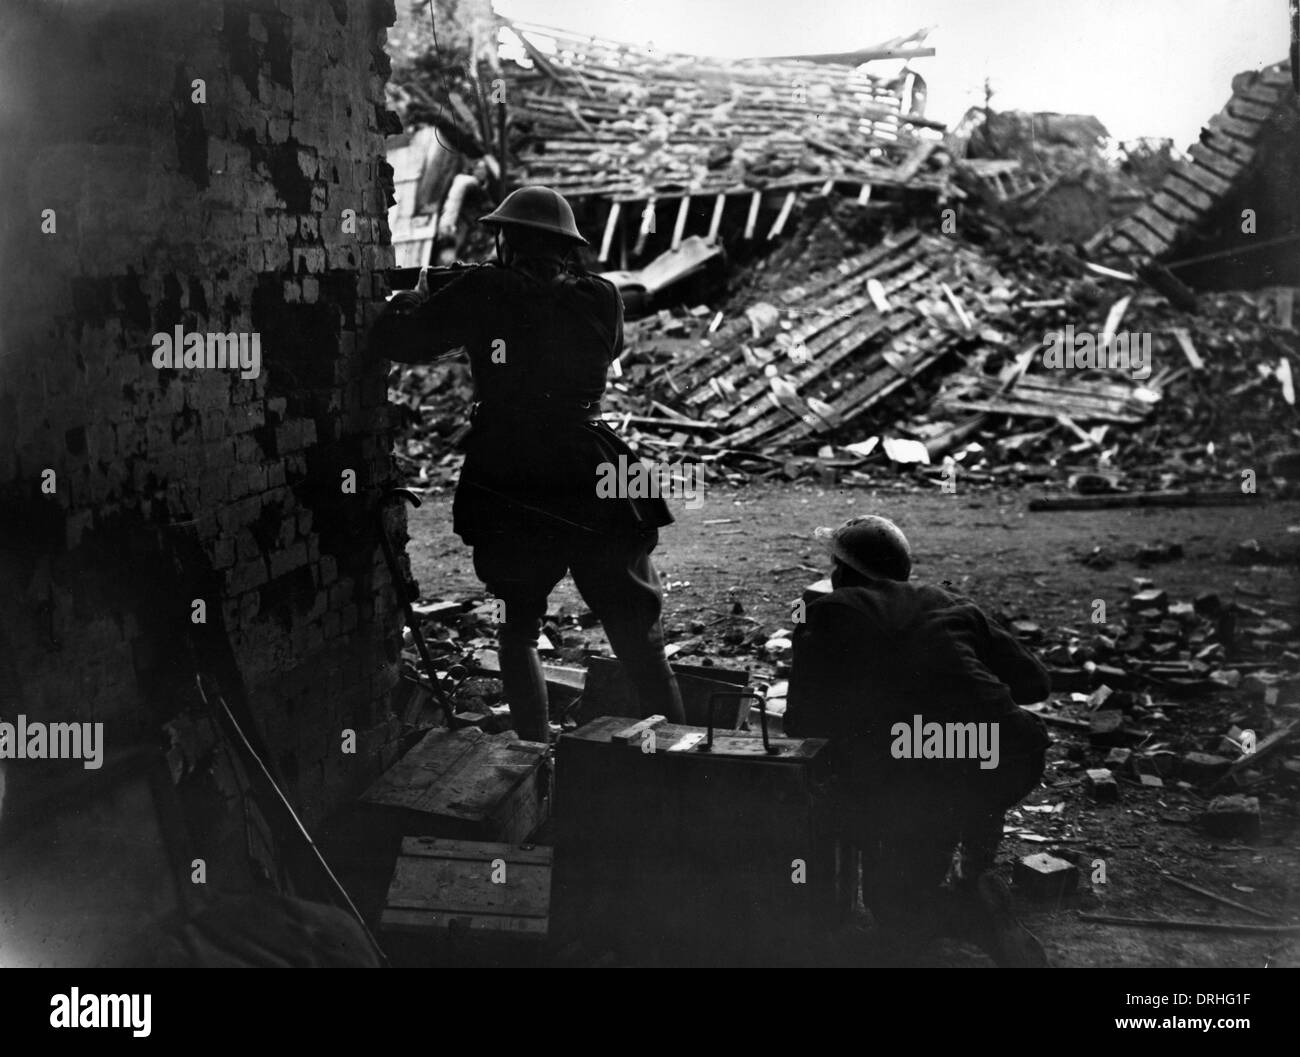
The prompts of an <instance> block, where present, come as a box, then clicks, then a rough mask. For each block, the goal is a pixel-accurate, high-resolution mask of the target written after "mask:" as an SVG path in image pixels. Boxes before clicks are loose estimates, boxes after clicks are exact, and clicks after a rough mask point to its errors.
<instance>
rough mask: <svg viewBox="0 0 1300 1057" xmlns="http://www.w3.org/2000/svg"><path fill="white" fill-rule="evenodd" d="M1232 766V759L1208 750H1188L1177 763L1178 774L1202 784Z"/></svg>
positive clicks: (1219, 775) (1189, 780)
mask: <svg viewBox="0 0 1300 1057" xmlns="http://www.w3.org/2000/svg"><path fill="white" fill-rule="evenodd" d="M1231 766H1232V761H1231V760H1227V759H1224V758H1223V757H1222V756H1213V755H1211V754H1210V753H1208V752H1189V753H1188V754H1187V755H1186V756H1184V757H1183V758H1182V760H1181V761H1180V762H1179V764H1178V776H1179V777H1180V778H1182V779H1184V780H1185V781H1188V782H1191V783H1193V784H1194V785H1202V784H1204V783H1206V782H1212V781H1214V780H1215V779H1216V778H1220V777H1222V776H1223V775H1224V774H1225V773H1226V772H1227V770H1228V768H1229V767H1231Z"/></svg>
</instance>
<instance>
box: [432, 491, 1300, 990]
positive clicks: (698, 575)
mask: <svg viewBox="0 0 1300 1057" xmlns="http://www.w3.org/2000/svg"><path fill="white" fill-rule="evenodd" d="M1029 498H1030V496H1029V495H1028V494H1027V493H997V492H992V491H970V492H967V493H966V494H957V495H941V494H937V493H928V494H921V493H917V492H916V491H914V490H910V489H906V488H903V487H901V486H900V487H899V488H898V489H897V490H891V488H890V487H888V486H886V487H882V488H880V489H864V488H842V489H837V488H827V487H816V486H810V485H806V484H803V483H797V484H782V485H751V486H748V487H745V488H742V489H727V488H722V487H720V486H719V487H717V488H716V489H714V490H711V491H709V492H708V493H707V495H706V497H705V502H704V503H703V504H702V505H701V506H700V507H698V508H697V509H695V510H687V509H684V507H683V506H682V504H681V503H675V504H674V506H673V512H674V514H675V516H676V517H677V519H678V520H677V523H676V524H675V525H673V526H670V527H669V528H667V529H665V530H664V531H663V532H662V534H661V542H660V546H659V549H658V550H657V551H656V553H655V560H656V564H657V566H658V568H659V570H660V575H661V576H662V578H663V580H664V582H665V585H666V587H667V594H666V609H665V625H666V627H667V630H668V638H669V641H670V643H672V642H679V643H680V642H685V643H688V644H689V647H690V648H688V649H686V650H684V651H683V654H682V656H681V657H680V658H679V659H682V660H688V661H690V662H693V663H700V660H701V658H702V657H704V656H716V659H717V663H718V664H721V665H724V666H729V667H736V668H740V667H746V668H750V669H751V670H752V671H753V672H754V675H755V678H756V679H759V680H770V679H771V678H772V677H773V676H774V675H779V674H781V673H779V672H776V671H775V669H774V667H773V665H772V664H770V663H767V664H765V663H763V662H762V661H761V660H756V653H755V647H753V646H750V645H746V644H737V643H735V642H734V641H733V643H731V644H730V645H728V644H726V643H724V642H722V641H721V640H715V639H711V638H709V637H708V629H710V628H713V627H715V626H716V625H717V622H718V621H719V619H720V618H722V619H723V621H728V620H729V621H730V622H731V623H732V624H734V623H735V621H736V618H734V617H728V614H731V613H733V612H734V610H733V603H736V602H739V603H740V605H741V606H742V607H743V611H744V627H746V628H750V629H752V634H751V635H750V639H751V640H758V639H761V638H762V637H764V636H766V634H767V633H769V632H772V631H775V630H777V629H780V628H787V629H788V628H790V627H791V624H790V607H791V603H792V601H793V600H794V599H796V598H797V597H798V596H799V594H800V592H801V591H802V589H803V588H804V587H805V586H806V585H807V584H809V583H810V582H812V581H814V580H817V579H819V578H820V577H821V576H822V575H825V571H826V562H825V558H824V556H823V554H822V552H821V550H820V547H819V546H818V545H817V544H816V542H815V541H813V540H812V539H811V531H812V529H813V528H814V527H815V526H818V525H826V524H836V523H838V522H839V521H840V520H842V519H843V518H845V517H847V516H849V515H851V514H855V513H880V514H886V515H888V516H889V517H891V518H893V519H894V520H895V521H897V522H898V524H899V525H900V526H901V527H902V529H903V530H904V532H906V533H907V535H908V537H909V539H910V540H911V542H912V546H913V549H914V552H915V567H914V574H913V575H914V578H915V579H917V580H920V581H928V582H939V583H943V582H945V581H946V582H948V583H950V584H951V586H952V588H953V589H954V590H958V591H960V592H962V593H965V594H968V595H970V596H971V597H973V598H974V599H976V600H977V601H978V602H980V603H981V604H982V605H984V606H985V607H986V608H987V609H988V610H989V611H990V612H992V613H994V614H996V615H998V616H999V617H1001V618H1003V619H1027V620H1031V621H1033V622H1035V623H1037V624H1039V625H1040V626H1041V627H1042V628H1043V630H1044V631H1045V632H1049V633H1050V632H1051V631H1052V630H1053V629H1056V628H1059V627H1073V628H1075V629H1078V630H1079V631H1080V632H1081V633H1083V634H1085V635H1087V634H1089V633H1090V629H1091V631H1093V632H1095V631H1096V630H1097V628H1096V627H1095V626H1091V625H1090V623H1089V621H1090V615H1091V613H1092V612H1093V610H1092V606H1093V600H1094V599H1097V598H1101V599H1104V600H1105V601H1106V603H1107V608H1108V611H1109V612H1110V613H1113V614H1123V613H1124V612H1125V609H1126V605H1127V599H1128V596H1129V595H1130V594H1131V593H1132V591H1133V590H1134V587H1133V578H1135V577H1139V576H1145V577H1148V578H1150V579H1152V580H1154V581H1155V582H1156V585H1157V586H1158V587H1160V588H1163V589H1165V590H1167V591H1168V593H1169V597H1170V600H1171V601H1190V600H1192V599H1193V598H1194V597H1195V596H1196V595H1197V594H1199V593H1201V592H1203V591H1215V592H1218V593H1219V594H1220V595H1221V596H1222V597H1223V598H1224V599H1225V600H1230V599H1238V600H1241V601H1244V602H1247V603H1248V604H1253V605H1255V606H1257V607H1259V606H1264V607H1271V610H1270V611H1271V614H1272V615H1274V616H1277V617H1281V618H1284V619H1286V620H1288V621H1291V622H1292V623H1293V625H1294V623H1295V619H1296V612H1295V608H1294V603H1295V600H1296V599H1297V598H1300V580H1298V578H1297V568H1296V565H1295V564H1293V563H1292V564H1289V565H1282V566H1278V565H1272V566H1244V565H1238V564H1232V563H1231V562H1230V561H1229V556H1230V554H1231V551H1232V548H1233V547H1234V545H1236V544H1237V543H1238V542H1240V541H1242V540H1245V539H1248V538H1255V539H1258V540H1259V541H1260V543H1261V544H1263V545H1264V546H1265V547H1266V548H1269V547H1273V548H1277V549H1283V550H1288V551H1290V552H1291V553H1292V554H1294V552H1295V551H1296V549H1297V545H1300V535H1298V534H1297V533H1298V532H1300V502H1296V501H1287V502H1272V503H1268V502H1261V503H1260V504H1259V505H1258V506H1254V505H1253V506H1251V507H1250V508H1241V507H1217V508H1215V507H1201V508H1192V509H1163V510H1162V509H1129V510H1112V511H1096V512H1093V511H1087V512H1053V513H1031V512H1029V510H1028V501H1029ZM450 508H451V500H450V493H446V494H444V495H434V496H429V497H427V498H426V501H425V504H424V506H423V507H422V508H421V509H419V510H415V511H411V513H410V518H409V530H410V534H411V541H410V543H409V544H408V548H407V550H408V554H409V555H410V558H411V563H412V569H413V571H414V573H415V576H416V578H417V579H418V581H419V583H420V587H421V594H422V596H423V597H424V598H464V597H467V596H480V597H481V596H482V594H483V589H482V586H481V585H480V584H479V582H478V581H477V579H476V578H475V577H474V574H473V570H472V567H471V565H470V560H469V551H468V549H467V548H465V547H464V546H463V545H462V544H461V542H460V540H459V539H458V538H457V537H456V536H454V535H453V534H452V532H451V509H450ZM1152 542H1168V543H1179V544H1181V545H1182V547H1183V550H1184V556H1183V557H1182V558H1181V559H1179V560H1175V561H1172V562H1168V563H1163V564H1159V565H1153V566H1141V565H1139V564H1137V563H1136V562H1135V561H1134V560H1132V556H1133V553H1134V550H1135V548H1136V547H1137V546H1138V545H1140V544H1144V543H1152ZM1098 546H1101V547H1103V548H1105V549H1106V550H1107V551H1109V552H1111V553H1112V554H1114V555H1115V556H1116V557H1117V558H1118V559H1119V560H1118V561H1117V562H1116V564H1115V565H1113V566H1112V567H1111V568H1109V569H1106V570H1104V571H1098V570H1095V569H1093V568H1090V567H1088V566H1087V565H1084V564H1083V563H1081V562H1080V561H1079V560H1078V558H1079V557H1081V556H1083V555H1085V554H1087V553H1088V552H1089V551H1091V550H1092V549H1093V548H1094V547H1098ZM552 602H553V604H554V603H559V604H561V605H563V606H565V607H568V608H570V609H572V610H574V611H577V610H580V609H582V608H583V607H582V604H581V600H580V599H579V597H578V595H577V593H576V591H575V590H574V589H573V586H572V583H571V582H569V581H567V580H566V581H565V583H563V584H562V585H561V586H560V588H559V589H558V590H557V592H556V593H555V595H553V596H552ZM751 621H752V622H756V623H751ZM701 625H704V627H701ZM593 634H597V635H598V632H597V633H593ZM701 636H702V637H701ZM736 637H738V636H736ZM595 641H596V642H597V643H598V642H599V641H600V640H599V639H597V640H595ZM718 647H720V649H719V648H718ZM1290 648H1291V649H1292V650H1294V649H1295V646H1294V643H1293V644H1292V645H1291V647H1290ZM747 650H748V651H749V652H746V651H747ZM728 652H730V653H731V654H733V655H732V656H730V657H728V656H726V654H727V653H728ZM1292 668H1294V665H1292ZM1053 698H1054V700H1056V699H1068V695H1061V694H1057V695H1053ZM1157 703H1158V704H1161V706H1162V712H1163V713H1164V714H1165V718H1163V720H1161V721H1157V722H1155V723H1144V726H1153V727H1155V728H1156V731H1157V734H1156V736H1157V739H1158V740H1159V741H1160V742H1163V743H1166V744H1168V745H1169V746H1170V747H1171V748H1173V749H1175V750H1177V751H1179V752H1184V751H1190V750H1193V749H1202V748H1204V747H1206V746H1207V745H1209V744H1211V743H1212V741H1213V740H1214V739H1215V737H1216V735H1218V734H1221V733H1223V732H1225V731H1226V730H1227V729H1228V727H1229V725H1230V721H1231V719H1232V718H1233V717H1234V716H1242V715H1244V713H1245V711H1246V709H1247V704H1246V702H1245V701H1244V699H1241V698H1239V697H1238V696H1237V695H1234V694H1232V693H1226V694H1224V695H1218V696H1217V697H1209V698H1205V697H1202V698H1190V699H1185V700H1183V701H1180V702H1165V701H1163V700H1161V699H1159V698H1157ZM1273 714H1274V716H1275V718H1278V719H1286V718H1288V717H1290V718H1295V717H1296V715H1297V714H1300V698H1297V696H1296V694H1295V692H1294V691H1285V690H1284V691H1283V693H1282V696H1281V698H1280V701H1279V702H1278V704H1277V706H1276V707H1275V708H1274V709H1273ZM1053 735H1054V737H1055V738H1056V744H1055V745H1054V746H1053V748H1052V750H1051V752H1050V754H1049V765H1048V772H1047V775H1046V777H1045V780H1044V784H1043V786H1042V787H1041V788H1040V789H1039V790H1037V791H1036V792H1035V793H1033V794H1031V795H1030V796H1029V797H1028V798H1027V799H1026V800H1025V802H1024V803H1023V804H1022V805H1021V808H1019V809H1017V810H1015V811H1013V812H1012V813H1010V814H1009V815H1008V819H1007V822H1008V828H1014V829H1016V830H1020V831H1024V832H1033V833H1036V834H1038V835H1040V837H1043V838H1046V839H1043V840H1039V841H1031V840H1028V839H1026V838H1024V837H1022V836H1016V835H1008V837H1007V838H1006V840H1005V841H1004V843H1003V848H1002V861H1003V863H1004V865H1005V871H1006V876H1007V878H1008V879H1010V876H1011V867H1010V864H1011V863H1012V862H1013V861H1014V860H1015V859H1017V858H1019V857H1021V856H1025V855H1029V854H1033V853H1035V852H1041V851H1048V852H1051V853H1053V854H1055V855H1058V856H1060V857H1066V858H1074V859H1075V860H1076V861H1077V864H1078V866H1079V890H1078V893H1077V894H1075V895H1074V896H1071V897H1069V898H1067V899H1066V900H1065V901H1063V902H1061V903H1060V904H1059V905H1045V904H1043V903H1034V902H1030V901H1027V900H1024V899H1022V900H1020V902H1019V910H1020V914H1021V917H1022V919H1023V920H1024V921H1025V922H1026V924H1027V925H1029V927H1030V928H1031V929H1033V931H1035V933H1036V934H1038V935H1039V937H1040V938H1041V939H1042V940H1043V943H1044V945H1045V946H1046V947H1047V950H1048V954H1049V957H1050V958H1051V961H1052V964H1053V965H1056V966H1062V967H1065V966H1146V967H1155V966H1164V967H1172V966H1243V967H1245V966H1255V967H1264V966H1273V967H1282V966H1292V967H1294V966H1300V944H1298V943H1297V941H1296V939H1295V938H1294V937H1284V936H1283V937H1279V936H1269V935H1232V934H1222V933H1207V932H1195V931H1190V930H1176V931H1164V930H1154V929H1148V928H1135V927H1128V926H1113V925H1101V924H1095V923H1088V922H1082V921H1080V920H1079V919H1078V916H1077V914H1078V912H1079V911H1084V912H1088V913H1095V914H1112V915H1120V916H1125V917H1159V918H1177V919H1182V920H1187V919H1193V920H1197V921H1206V922H1210V921H1221V922H1237V923H1249V922H1252V921H1255V922H1256V923H1262V919H1257V918H1252V917H1250V916H1248V915H1246V914H1244V913H1243V912H1242V911H1239V910H1236V909H1232V908H1229V907H1225V906H1220V905H1216V904H1215V903H1213V902H1210V901H1209V900H1207V899H1205V898H1203V897H1201V896H1198V895H1195V894H1193V893H1191V892H1188V891H1185V890H1182V889H1179V888H1176V887H1174V886H1172V885H1171V884H1169V883H1167V882H1164V881H1163V880H1162V877H1161V871H1169V872H1171V873H1173V874H1176V875H1178V876H1179V877H1181V878H1183V879H1185V880H1189V881H1192V882H1194V883H1196V884H1198V885H1200V886H1202V887H1204V888H1208V889H1212V890H1213V891H1215V892H1217V893H1219V894H1221V895H1225V896H1228V897H1230V898H1234V899H1236V900H1237V901H1239V902H1242V903H1245V904H1248V905H1250V906H1252V907H1254V908H1256V909H1258V910H1260V911H1263V912H1265V913H1268V914H1272V915H1275V916H1276V918H1277V919H1278V920H1280V921H1284V922H1285V921H1290V920H1293V915H1294V914H1295V911H1296V909H1297V893H1296V890H1295V883H1294V881H1295V878H1296V877H1297V876H1300V831H1298V830H1297V815H1296V801H1297V785H1296V784H1294V775H1292V776H1290V777H1291V778H1292V784H1290V785H1289V786H1287V785H1284V784H1283V783H1282V781H1281V780H1280V779H1276V778H1275V779H1273V780H1271V781H1270V782H1268V783H1266V784H1265V785H1263V787H1262V788H1260V789H1252V790H1251V793H1252V794H1253V795H1258V796H1259V797H1260V804H1261V812H1262V815H1263V833H1262V836H1261V837H1260V838H1259V839H1258V840H1256V841H1254V842H1253V843H1250V844H1244V843H1241V842H1221V841H1216V840H1213V839H1211V838H1209V837H1207V836H1205V835H1204V834H1202V833H1201V831H1200V830H1199V829H1198V828H1197V827H1196V826H1195V825H1194V818H1195V816H1196V814H1197V813H1198V811H1199V809H1200V808H1201V807H1202V806H1203V805H1204V803H1205V801H1206V800H1207V799H1208V798H1207V796H1206V795H1205V794H1204V793H1203V792H1201V791H1199V790H1194V789H1190V788H1188V789H1180V788H1178V787H1177V786H1176V785H1175V784H1174V782H1173V781H1167V782H1166V785H1165V787H1164V788H1163V789H1158V790H1157V789H1147V788H1143V787H1141V786H1138V785H1136V784H1132V783H1127V782H1124V783H1121V796H1120V802H1119V803H1118V804H1109V805H1102V804H1095V803H1092V802H1091V801H1090V800H1089V799H1088V796H1087V794H1086V793H1085V792H1084V789H1083V786H1082V784H1081V782H1080V781H1079V779H1080V778H1081V777H1082V771H1083V768H1084V767H1089V766H1099V765H1100V759H1101V757H1102V756H1104V754H1105V751H1106V750H1104V749H1102V750H1097V749H1088V748H1087V741H1086V735H1080V734H1077V733H1076V732H1074V731H1071V730H1068V729H1060V728H1054V729H1053ZM1072 747H1073V755H1074V757H1075V758H1074V759H1070V758H1069V756H1068V754H1069V753H1070V751H1071V748H1072ZM1285 751H1286V752H1287V754H1288V755H1293V756H1294V755H1296V754H1297V752H1300V750H1297V749H1296V748H1295V747H1294V745H1293V746H1292V747H1291V748H1290V749H1289V750H1285ZM1056 804H1063V805H1064V807H1063V808H1062V809H1061V811H1059V812H1057V813H1039V812H1030V811H1027V810H1025V808H1027V807H1035V806H1040V805H1043V806H1051V805H1056ZM1099 860H1101V861H1104V864H1105V883H1104V884H1103V883H1093V877H1094V875H1095V873H1096V869H1097V863H1098V861H1099ZM846 960H847V961H848V962H850V963H852V961H853V958H852V957H851V956H850V957H848V958H847V959H846ZM921 963H922V964H929V965H952V966H979V965H989V964H991V963H990V962H989V961H988V960H987V959H986V958H985V957H984V956H983V955H982V954H981V953H979V952H978V951H976V950H975V949H974V948H971V947H967V946H964V945H958V944H955V943H944V944H941V945H939V946H937V947H935V948H933V949H931V950H929V951H927V952H926V953H925V954H924V955H923V956H922V957H921Z"/></svg>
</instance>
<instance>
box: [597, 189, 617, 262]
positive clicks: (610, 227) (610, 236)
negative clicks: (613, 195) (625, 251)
mask: <svg viewBox="0 0 1300 1057" xmlns="http://www.w3.org/2000/svg"><path fill="white" fill-rule="evenodd" d="M622 208H623V203H622V202H615V203H614V204H613V206H611V207H610V210H609V218H608V219H607V220H606V221H605V234H604V236H603V237H602V238H601V240H600V257H599V258H598V259H599V260H602V261H607V260H609V248H610V246H611V245H613V242H614V231H615V229H616V228H617V227H618V214H619V211H620V210H622Z"/></svg>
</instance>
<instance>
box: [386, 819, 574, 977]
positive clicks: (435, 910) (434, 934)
mask: <svg viewBox="0 0 1300 1057" xmlns="http://www.w3.org/2000/svg"><path fill="white" fill-rule="evenodd" d="M551 854H552V852H551V849H550V848H543V847H535V846H532V845H527V844H523V845H520V844H502V843H496V842H483V841H461V840H439V839H437V838H432V837H407V838H406V839H405V840H404V841H402V852H401V854H400V855H399V856H398V859H397V867H396V869H395V870H394V873H393V881H392V884H391V885H390V886H389V889H388V898H387V901H386V905H385V907H384V912H383V916H382V917H381V919H380V930H381V932H382V934H383V944H384V947H385V949H386V950H387V951H388V953H389V956H390V957H391V958H392V960H393V961H394V963H395V964H400V965H412V966H414V965H438V964H445V965H467V964H468V965H473V964H478V965H519V964H526V963H533V962H536V961H537V960H538V959H539V958H540V956H541V954H542V952H543V951H544V950H545V947H546V941H547V939H548V937H549V927H550V908H551Z"/></svg>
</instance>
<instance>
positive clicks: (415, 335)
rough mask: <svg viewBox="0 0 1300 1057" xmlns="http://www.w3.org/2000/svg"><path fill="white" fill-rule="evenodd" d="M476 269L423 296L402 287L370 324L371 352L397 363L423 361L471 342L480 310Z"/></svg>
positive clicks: (481, 294) (481, 300)
mask: <svg viewBox="0 0 1300 1057" xmlns="http://www.w3.org/2000/svg"><path fill="white" fill-rule="evenodd" d="M478 276H479V269H477V268H472V269H467V270H466V272H465V274H464V275H462V276H460V277H459V278H457V279H454V280H452V281H451V282H450V283H448V284H447V285H446V286H443V287H442V288H441V289H438V290H436V291H434V292H433V293H432V294H429V295H428V296H426V297H421V296H420V295H419V294H417V293H416V292H415V291H401V292H399V293H398V294H396V295H394V297H393V300H392V301H390V302H389V303H388V304H387V305H386V306H385V307H384V310H383V312H382V314H381V315H380V316H379V318H378V319H377V320H376V321H375V325H374V326H373V327H371V328H370V351H371V354H372V355H374V356H383V357H385V358H387V359H390V360H395V361H397V362H398V363H427V362H429V361H430V360H432V359H435V358H436V357H438V356H440V355H442V354H443V353H446V352H450V351H451V350H452V349H458V348H460V347H461V346H465V345H469V344H470V343H471V342H472V341H473V340H474V337H475V334H476V331H477V327H478V324H479V320H480V319H481V317H482V313H483V311H484V308H485V307H486V306H485V304H484V291H483V283H482V281H481V279H479V278H478Z"/></svg>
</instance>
